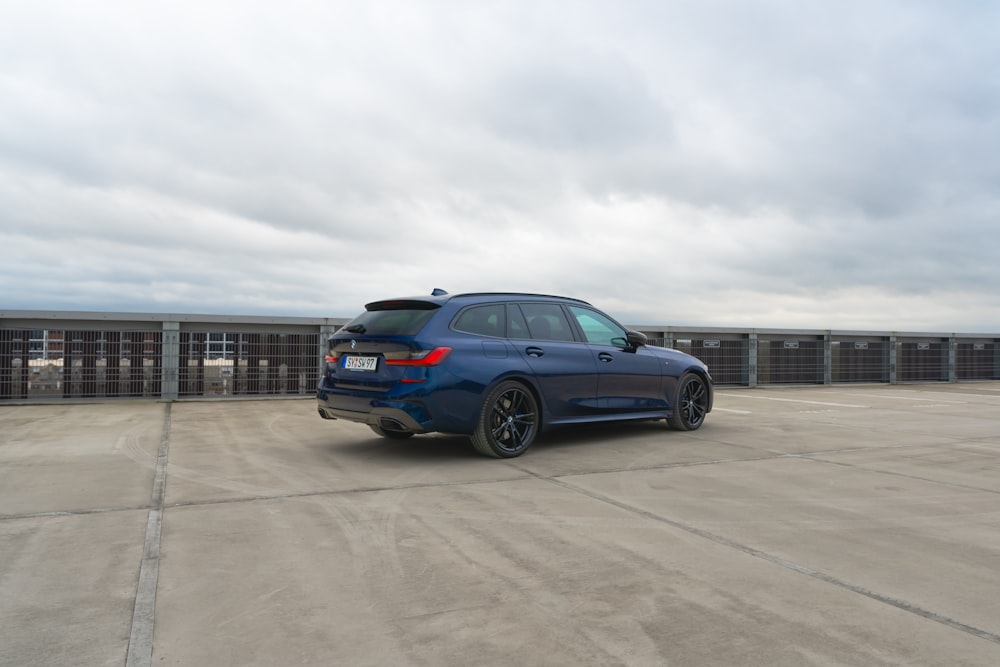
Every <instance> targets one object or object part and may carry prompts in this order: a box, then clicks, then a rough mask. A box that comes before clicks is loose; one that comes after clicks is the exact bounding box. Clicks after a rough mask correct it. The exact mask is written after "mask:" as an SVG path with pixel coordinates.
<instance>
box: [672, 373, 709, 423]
mask: <svg viewBox="0 0 1000 667" xmlns="http://www.w3.org/2000/svg"><path fill="white" fill-rule="evenodd" d="M707 412H708V387H706V386H705V381H704V380H702V379H701V377H700V376H698V375H695V374H694V373H687V374H686V375H682V376H681V380H680V383H679V384H678V389H677V401H676V402H675V403H674V413H673V414H672V415H671V416H670V426H671V428H674V429H676V430H678V431H694V430H695V429H697V428H699V427H700V426H701V425H702V424H703V423H704V422H705V414H706V413H707Z"/></svg>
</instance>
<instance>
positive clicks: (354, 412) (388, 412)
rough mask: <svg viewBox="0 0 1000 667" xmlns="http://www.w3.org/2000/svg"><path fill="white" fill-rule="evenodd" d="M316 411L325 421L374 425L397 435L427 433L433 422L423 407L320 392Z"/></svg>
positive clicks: (368, 397) (411, 403) (416, 404)
mask: <svg viewBox="0 0 1000 667" xmlns="http://www.w3.org/2000/svg"><path fill="white" fill-rule="evenodd" d="M316 403H317V405H316V408H317V411H318V412H319V415H320V416H321V417H323V418H324V419H343V420H346V421H352V422H357V423H359V424H375V425H378V426H382V427H383V428H388V429H389V430H394V431H410V432H411V433H428V432H430V431H433V430H434V428H433V423H432V422H433V420H432V419H431V415H430V413H429V412H428V411H427V408H425V407H424V406H423V404H421V403H416V402H410V401H393V400H385V399H382V398H375V397H372V396H357V395H351V394H344V393H338V392H330V391H324V390H322V389H321V390H320V391H319V393H318V394H317V395H316Z"/></svg>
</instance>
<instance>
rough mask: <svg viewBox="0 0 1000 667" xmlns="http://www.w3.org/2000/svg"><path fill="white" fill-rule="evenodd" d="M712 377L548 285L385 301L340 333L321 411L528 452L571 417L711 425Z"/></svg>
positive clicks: (403, 432) (330, 356)
mask: <svg viewBox="0 0 1000 667" xmlns="http://www.w3.org/2000/svg"><path fill="white" fill-rule="evenodd" d="M712 392H713V388H712V377H711V375H710V374H709V371H708V367H707V366H706V365H705V364H703V363H702V362H701V361H699V360H698V359H697V358H695V357H692V356H690V355H687V354H684V353H683V352H678V351H677V350H672V349H668V348H662V347H655V346H650V345H647V344H646V336H645V335H643V334H642V333H639V332H636V331H629V330H627V329H626V328H625V327H623V326H622V325H620V324H618V323H617V322H616V321H615V320H613V319H611V318H610V317H608V316H607V315H605V314H604V313H602V312H601V311H599V310H597V309H596V308H594V307H593V306H591V305H590V304H589V303H587V302H585V301H580V300H578V299H571V298H566V297H557V296H545V295H540V294H514V293H479V294H455V295H452V294H448V293H446V292H444V291H442V290H435V291H434V293H433V294H432V295H430V296H417V297H404V298H397V299H387V300H384V301H374V302H372V303H369V304H367V305H366V306H365V312H363V313H362V314H361V315H359V316H357V317H356V318H354V319H353V320H351V321H350V322H348V323H347V324H346V325H345V326H343V327H342V328H341V329H340V330H338V331H337V332H336V333H335V334H334V335H333V336H332V337H331V338H330V340H329V351H328V353H327V355H326V368H325V371H324V373H323V377H322V379H321V381H320V385H319V390H318V393H317V398H318V408H319V414H320V416H322V417H323V418H325V419H345V420H349V421H354V422H359V423H362V424H367V425H368V426H369V427H370V428H371V429H372V430H373V431H374V432H375V433H377V434H378V435H380V436H383V437H387V438H409V437H411V436H412V435H414V434H417V433H430V432H439V433H456V434H463V435H468V436H469V437H470V439H471V440H472V444H473V446H474V447H475V448H476V450H478V451H479V452H481V453H483V454H486V455H488V456H494V457H500V458H510V457H514V456H519V455H520V454H523V453H524V451H525V450H527V449H528V447H529V446H531V444H532V443H533V442H534V441H535V438H536V436H537V435H538V433H539V432H541V431H542V430H545V429H549V428H552V427H556V426H560V425H565V424H581V423H588V422H605V421H615V420H658V419H664V420H666V421H667V422H668V423H669V424H670V426H671V427H672V428H674V429H678V430H681V431H690V430H694V429H697V428H699V427H701V425H702V424H703V423H704V421H705V415H707V414H708V413H709V412H711V410H712Z"/></svg>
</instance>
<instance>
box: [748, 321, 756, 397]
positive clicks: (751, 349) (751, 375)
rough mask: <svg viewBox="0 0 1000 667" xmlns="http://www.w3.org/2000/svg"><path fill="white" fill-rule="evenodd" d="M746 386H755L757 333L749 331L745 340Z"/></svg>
mask: <svg viewBox="0 0 1000 667" xmlns="http://www.w3.org/2000/svg"><path fill="white" fill-rule="evenodd" d="M747 343H748V346H747V364H748V365H749V368H747V386H748V387H756V386H757V332H756V331H751V332H750V334H749V335H748V340H747Z"/></svg>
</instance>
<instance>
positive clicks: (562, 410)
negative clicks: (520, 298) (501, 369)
mask: <svg viewBox="0 0 1000 667" xmlns="http://www.w3.org/2000/svg"><path fill="white" fill-rule="evenodd" d="M507 322H508V332H507V333H508V338H509V340H510V342H511V344H512V345H514V347H515V348H517V350H518V352H520V353H521V355H522V356H523V357H524V359H525V361H527V363H528V365H529V366H530V367H531V370H532V372H533V373H534V375H535V379H536V381H537V382H538V386H539V387H540V388H541V392H542V400H543V401H544V402H545V405H546V407H547V408H548V410H549V412H550V414H551V415H552V416H553V417H555V418H556V419H564V418H572V417H580V416H584V415H590V414H594V412H595V411H596V410H597V403H596V402H597V378H598V375H597V373H598V371H597V362H596V359H595V357H594V355H593V353H592V352H591V350H590V349H589V348H588V347H587V345H586V344H584V343H583V342H581V341H578V340H577V339H576V336H575V334H574V329H573V327H572V325H571V324H570V322H569V320H568V319H567V317H566V313H565V311H563V308H562V306H560V305H559V304H557V303H538V302H530V303H520V304H515V303H512V304H508V306H507Z"/></svg>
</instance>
